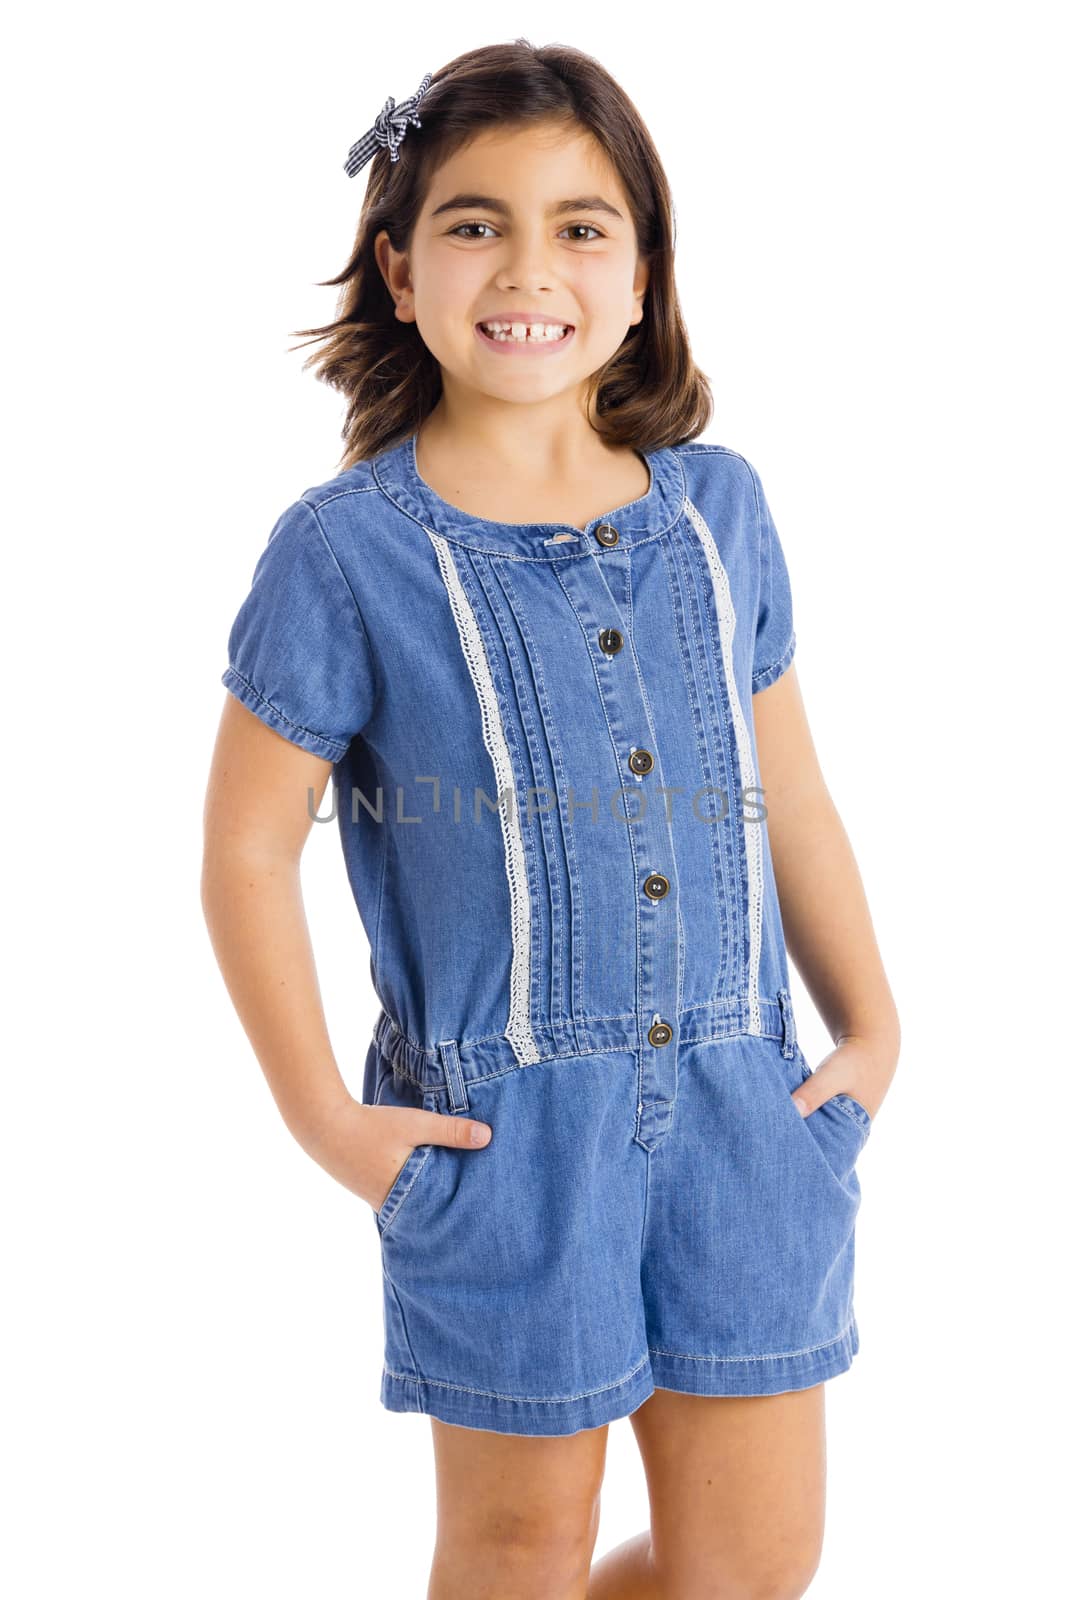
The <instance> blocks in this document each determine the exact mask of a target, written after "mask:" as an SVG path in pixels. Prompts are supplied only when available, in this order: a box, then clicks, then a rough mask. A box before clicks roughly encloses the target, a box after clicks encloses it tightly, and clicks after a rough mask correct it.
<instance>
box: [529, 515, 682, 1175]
mask: <svg viewBox="0 0 1067 1600" xmlns="http://www.w3.org/2000/svg"><path fill="white" fill-rule="evenodd" d="M594 537H595V540H596V543H595V544H594V543H593V542H592V541H588V542H587V550H588V558H587V559H584V560H572V561H569V562H566V563H561V564H560V566H559V567H558V568H557V569H556V572H557V577H558V579H559V582H560V583H561V585H562V586H563V588H564V589H565V590H566V591H567V594H568V596H569V598H570V600H571V603H572V605H573V606H574V609H575V613H576V615H577V616H578V617H579V619H580V620H582V621H583V622H587V623H588V624H589V626H590V636H591V638H592V639H595V640H596V643H597V646H598V648H596V649H594V650H592V651H591V659H592V662H593V669H594V672H595V673H596V675H597V676H598V678H599V680H600V694H599V696H598V697H597V698H598V701H600V702H602V704H603V708H604V711H605V715H606V717H607V721H608V727H609V732H610V733H611V736H612V742H613V743H614V744H615V747H616V753H617V760H618V764H619V769H620V771H621V773H622V775H623V776H624V777H627V776H629V775H630V774H633V778H634V779H635V780H636V783H634V782H630V783H625V782H624V783H623V784H622V789H623V791H624V794H625V795H626V803H625V804H624V806H623V811H624V814H625V815H626V817H627V818H628V819H629V820H628V821H626V822H624V823H621V825H622V826H625V827H627V829H628V830H629V834H630V840H631V848H632V853H633V859H634V866H635V878H634V880H633V882H632V886H631V888H630V889H629V891H627V888H626V885H624V884H620V886H619V892H620V894H621V893H625V892H630V893H632V892H633V890H634V888H636V890H637V906H636V913H637V916H636V942H637V948H636V951H635V958H636V962H637V964H638V965H637V971H638V973H639V976H640V988H639V1000H640V1014H639V1016H638V1032H637V1046H638V1065H639V1082H638V1094H637V1104H636V1106H635V1118H636V1128H635V1133H634V1137H635V1139H636V1140H637V1142H638V1143H639V1144H642V1145H643V1146H644V1147H645V1148H646V1149H649V1150H651V1149H653V1148H654V1146H655V1145H656V1144H658V1143H659V1141H660V1140H661V1139H663V1138H664V1137H665V1136H666V1134H667V1132H668V1131H669V1129H670V1124H671V1118H672V1115H673V1111H674V1102H675V1099H676V1096H677V1088H678V1031H677V1025H676V1024H677V1019H678V1011H679V1006H680V1000H681V993H680V971H679V963H680V951H681V940H680V917H679V902H678V896H677V894H676V893H674V892H673V890H672V885H673V883H674V882H675V881H676V876H677V863H676V860H675V854H674V841H673V834H672V830H671V824H670V820H669V816H668V812H667V808H666V806H664V805H662V804H657V803H655V801H654V802H653V803H652V804H644V805H642V806H641V807H640V810H639V814H638V815H637V816H634V815H633V808H632V807H631V806H630V804H629V796H630V792H631V790H633V791H635V792H636V789H637V786H638V785H639V784H640V783H641V782H642V781H643V780H644V779H645V778H646V777H647V776H648V775H649V774H650V773H652V772H653V771H655V772H656V773H657V778H658V777H659V774H660V771H661V762H660V756H659V753H658V752H657V751H656V749H655V740H654V733H653V729H652V726H651V724H650V723H649V721H648V711H647V707H646V704H645V698H644V694H643V692H642V686H641V681H640V678H639V675H638V671H637V664H636V661H635V659H634V653H633V651H632V649H628V648H627V649H623V648H622V644H623V642H624V639H625V636H624V633H623V629H622V627H621V623H622V620H623V619H622V615H621V611H620V606H619V602H618V600H617V598H616V596H615V594H614V592H613V590H612V588H611V585H610V583H609V581H608V576H607V573H606V571H605V570H604V568H602V566H601V548H600V547H603V549H604V550H605V551H606V550H608V549H610V548H614V547H615V546H616V545H617V544H618V543H619V534H618V531H617V530H616V529H614V528H613V527H611V525H610V524H606V523H601V524H599V525H598V527H597V528H596V529H595V530H594ZM623 559H626V555H625V551H624V552H623ZM612 564H613V563H612V558H611V557H610V555H607V556H606V557H604V567H605V568H608V569H610V567H611V566H612ZM605 599H606V600H607V602H608V604H609V605H610V608H611V612H612V613H613V614H614V615H615V616H616V617H617V618H618V622H619V624H620V625H619V626H609V627H605V626H600V625H599V624H602V623H603V621H604V606H605ZM593 618H597V619H598V620H597V623H596V624H594V623H593V620H592V619H593ZM613 635H617V637H618V641H619V644H618V648H617V649H615V650H611V649H610V648H607V647H606V643H607V645H610V644H611V643H613V642H614V639H613V637H612V636H613ZM628 734H629V735H632V740H631V739H627V735H628ZM611 776H612V778H613V779H617V777H618V773H615V774H612V775H611ZM662 781H663V783H666V782H667V778H666V777H664V778H663V780H662ZM642 798H643V797H642ZM612 825H614V826H618V825H620V823H619V822H615V823H613V824H612ZM653 864H655V866H654V865H653ZM660 866H662V867H663V868H665V869H666V870H662V871H661V870H658V868H659V867H660Z"/></svg>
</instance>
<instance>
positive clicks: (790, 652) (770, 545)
mask: <svg viewBox="0 0 1067 1600" xmlns="http://www.w3.org/2000/svg"><path fill="white" fill-rule="evenodd" d="M749 471H750V472H751V473H752V483H753V487H754V489H755V493H756V517H757V522H758V525H759V592H758V597H757V610H756V642H755V648H754V652H753V659H752V692H753V694H758V692H759V691H760V689H769V688H770V686H771V684H772V683H774V682H775V681H776V680H777V679H778V678H780V677H781V676H782V674H783V672H785V670H786V668H787V667H788V666H789V664H790V662H791V661H792V659H793V656H794V654H795V653H796V647H797V636H796V632H795V631H794V627H793V593H792V588H791V586H790V582H789V569H788V568H787V566H786V560H785V553H784V551H783V550H782V542H781V540H780V538H779V537H778V529H777V528H776V527H775V525H774V518H773V517H772V516H771V512H770V507H769V506H768V504H767V497H766V495H765V493H764V490H763V484H762V482H761V480H760V476H759V473H758V472H757V471H756V470H755V468H754V467H751V466H750V467H749Z"/></svg>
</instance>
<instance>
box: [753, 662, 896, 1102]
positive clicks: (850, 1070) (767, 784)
mask: <svg viewBox="0 0 1067 1600" xmlns="http://www.w3.org/2000/svg"><path fill="white" fill-rule="evenodd" d="M753 718H754V722H755V728H756V743H757V747H758V755H759V765H760V774H761V778H762V782H763V787H764V790H765V793H764V803H765V805H766V807H767V832H768V835H769V838H770V847H771V856H772V860H773V863H774V875H775V880H776V882H777V885H778V894H779V902H780V905H781V910H782V925H783V929H784V932H785V939H786V944H787V946H788V949H789V953H790V956H791V957H792V958H793V961H794V962H795V964H796V968H797V971H798V972H799V973H800V976H801V978H802V979H803V981H804V984H805V986H806V988H807V990H808V992H809V993H810V995H811V997H812V999H813V1000H814V1002H815V1005H816V1007H817V1009H818V1011H819V1014H820V1016H821V1017H822V1019H823V1021H824V1022H825V1023H826V1026H827V1028H828V1030H829V1032H830V1034H831V1036H832V1038H833V1039H834V1041H835V1043H836V1045H837V1048H836V1049H835V1051H834V1052H833V1053H832V1054H831V1055H830V1056H828V1057H827V1059H826V1061H825V1062H824V1063H823V1064H822V1065H821V1066H820V1068H819V1070H818V1072H817V1074H816V1076H814V1077H812V1078H810V1079H809V1080H808V1081H807V1082H806V1083H805V1084H804V1085H802V1087H801V1090H800V1091H798V1093H797V1095H795V1096H794V1098H796V1099H798V1100H801V1101H802V1102H803V1104H805V1105H806V1106H807V1107H808V1108H809V1109H814V1108H815V1106H816V1105H821V1104H822V1102H823V1100H826V1099H829V1097H830V1096H831V1095H834V1094H838V1093H841V1092H842V1091H843V1092H845V1093H847V1094H851V1095H853V1096H854V1097H855V1098H856V1099H857V1100H859V1102H860V1104H861V1105H864V1106H866V1108H867V1110H868V1111H869V1112H870V1114H871V1115H872V1116H873V1115H874V1114H875V1113H876V1112H877V1110H878V1107H879V1106H880V1105H881V1103H882V1101H883V1099H884V1098H885V1095H886V1093H887V1091H888V1088H889V1084H890V1082H891V1081H892V1077H893V1074H894V1072H895V1071H896V1064H897V1057H898V1054H899V1050H900V1022H899V1018H898V1015H897V1009H896V1005H895V1003H894V1001H893V996H892V994H891V992H890V988H889V981H888V979H887V977H886V973H885V969H884V967H883V965H882V959H881V955H880V954H879V950H878V943H877V939H876V937H875V931H874V926H873V923H872V921H871V914H870V909H869V907H868V904H867V897H866V895H865V893H864V889H863V883H862V880H861V878H860V872H859V867H858V866H857V863H856V858H855V856H854V855H853V852H852V847H851V845H850V843H849V839H848V835H847V834H846V832H845V828H844V824H843V823H842V821H841V817H840V816H839V814H838V811H837V808H836V806H835V805H834V802H833V800H832V798H831V796H830V794H829V791H828V790H827V787H826V783H825V781H824V779H823V774H822V770H821V768H820V766H819V761H818V756H817V754H816V751H815V746H814V743H813V741H812V736H811V729H810V728H809V726H808V720H807V715H806V713H805V710H804V703H803V700H802V698H801V693H800V684H799V680H798V677H797V670H796V664H795V663H794V664H793V665H791V666H790V667H789V669H788V670H787V671H786V672H784V673H783V674H782V676H781V677H780V678H779V679H778V680H777V681H776V682H775V683H773V684H772V685H771V686H770V688H768V689H764V690H762V691H761V692H760V693H759V694H757V695H755V696H754V698H753ZM824 1074H825V1075H824ZM817 1080H818V1081H817Z"/></svg>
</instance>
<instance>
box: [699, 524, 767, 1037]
mask: <svg viewBox="0 0 1067 1600" xmlns="http://www.w3.org/2000/svg"><path fill="white" fill-rule="evenodd" d="M685 514H686V516H687V517H688V518H689V520H690V522H691V523H692V524H693V527H694V528H695V529H696V531H697V534H698V536H699V539H700V542H701V544H702V545H703V547H704V554H705V556H706V557H707V562H708V568H709V570H710V572H711V581H712V584H713V586H714V589H715V611H716V618H717V621H718V627H719V639H720V645H721V649H722V659H723V664H724V666H725V668H726V688H727V692H728V694H729V696H730V715H731V717H732V719H733V725H734V737H735V738H736V740H737V749H738V753H739V756H740V760H741V783H742V787H743V788H744V789H745V790H751V789H754V788H755V785H756V766H755V762H754V761H753V759H752V742H751V740H750V739H749V736H748V723H747V722H746V721H745V715H744V711H743V710H742V707H741V701H740V698H739V696H738V693H737V677H736V674H735V672H734V630H735V628H736V625H737V617H736V614H735V612H734V602H733V597H732V595H731V594H730V580H729V578H728V577H727V574H726V568H725V567H724V566H723V564H722V559H721V557H720V555H719V550H718V546H717V545H716V543H715V540H714V539H713V538H712V536H711V530H710V529H709V527H708V525H707V523H706V522H705V521H704V518H703V517H702V516H701V515H700V512H699V511H698V510H697V508H696V506H695V505H694V504H693V502H692V501H691V500H690V499H688V498H687V499H686V501H685ZM741 827H742V829H743V830H744V839H745V858H746V861H747V863H748V928H749V963H748V983H747V990H748V1031H749V1033H759V1032H760V1006H759V966H760V946H761V943H762V939H763V823H762V822H758V823H757V822H746V821H745V820H744V811H743V809H742V822H741Z"/></svg>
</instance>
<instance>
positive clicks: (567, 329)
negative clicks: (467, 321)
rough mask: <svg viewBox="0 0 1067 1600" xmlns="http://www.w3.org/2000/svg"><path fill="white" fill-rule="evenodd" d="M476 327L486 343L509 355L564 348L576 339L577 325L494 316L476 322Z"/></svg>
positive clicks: (477, 332)
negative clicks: (531, 321) (509, 321)
mask: <svg viewBox="0 0 1067 1600" xmlns="http://www.w3.org/2000/svg"><path fill="white" fill-rule="evenodd" d="M474 328H475V333H476V334H477V336H478V338H479V339H480V341H481V342H482V343H483V344H486V345H489V346H491V348H492V349H494V350H497V351H499V352H500V353H501V354H507V355H517V354H526V355H530V354H533V353H534V352H536V353H538V354H547V353H548V352H549V351H551V350H561V349H563V348H564V347H565V346H566V345H568V344H570V342H571V340H572V339H573V338H574V325H573V324H572V323H569V322H544V323H536V322H535V323H507V322H497V321H496V320H495V319H494V320H492V321H491V322H488V323H486V322H476V323H475V325H474ZM560 330H562V332H561V331H560Z"/></svg>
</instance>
